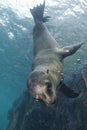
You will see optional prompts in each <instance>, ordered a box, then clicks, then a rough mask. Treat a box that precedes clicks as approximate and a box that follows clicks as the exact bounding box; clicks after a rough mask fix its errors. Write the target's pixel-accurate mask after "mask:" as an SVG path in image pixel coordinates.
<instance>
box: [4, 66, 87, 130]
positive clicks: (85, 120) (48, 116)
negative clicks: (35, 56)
mask: <svg viewBox="0 0 87 130" xmlns="http://www.w3.org/2000/svg"><path fill="white" fill-rule="evenodd" d="M83 74H84V76H87V64H86V65H84V66H83V67H80V68H79V69H76V70H74V71H72V72H70V74H68V75H66V76H65V77H66V78H64V82H65V83H66V84H67V85H68V86H69V87H70V88H71V89H73V90H75V91H76V92H79V93H80V95H79V96H78V97H77V98H68V97H66V96H65V95H64V94H63V93H61V92H59V91H58V93H57V95H58V96H57V101H56V103H55V104H54V105H52V106H50V107H47V106H45V104H44V103H42V102H40V101H36V100H34V99H33V98H32V97H31V96H30V95H29V93H28V91H27V90H26V91H25V92H24V93H23V95H22V96H21V97H19V99H17V100H16V101H15V102H14V104H13V107H12V109H11V110H10V111H9V114H8V115H9V117H8V118H9V124H8V127H7V129H6V130H87V86H86V83H87V81H85V79H84V76H83ZM85 78H87V77H85Z"/></svg>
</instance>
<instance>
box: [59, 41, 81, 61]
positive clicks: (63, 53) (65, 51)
mask: <svg viewBox="0 0 87 130" xmlns="http://www.w3.org/2000/svg"><path fill="white" fill-rule="evenodd" d="M82 44H83V43H78V44H74V45H70V46H66V47H63V48H62V49H60V50H59V51H58V55H60V58H61V60H62V59H64V58H65V57H67V56H70V55H73V54H74V53H75V52H76V51H77V50H78V49H79V48H80V47H81V45H82Z"/></svg>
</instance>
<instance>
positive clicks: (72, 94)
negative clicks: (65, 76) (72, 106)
mask: <svg viewBox="0 0 87 130" xmlns="http://www.w3.org/2000/svg"><path fill="white" fill-rule="evenodd" d="M59 90H60V91H61V92H63V93H64V94H65V95H66V96H67V97H70V98H76V97H78V96H79V93H76V92H74V90H72V89H70V88H69V87H67V86H66V85H65V84H64V83H63V82H61V83H60V89H59Z"/></svg>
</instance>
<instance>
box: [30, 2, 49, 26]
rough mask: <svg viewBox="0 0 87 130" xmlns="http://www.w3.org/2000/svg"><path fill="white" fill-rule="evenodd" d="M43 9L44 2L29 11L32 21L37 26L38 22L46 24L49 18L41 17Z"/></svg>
mask: <svg viewBox="0 0 87 130" xmlns="http://www.w3.org/2000/svg"><path fill="white" fill-rule="evenodd" d="M44 8H45V1H44V2H43V4H40V5H39V6H38V5H37V6H36V7H34V8H33V9H30V12H31V14H32V16H33V17H34V21H35V23H36V24H37V23H38V22H47V21H48V18H49V16H45V17H44V16H43V14H44Z"/></svg>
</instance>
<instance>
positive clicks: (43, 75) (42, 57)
mask: <svg viewBox="0 0 87 130" xmlns="http://www.w3.org/2000/svg"><path fill="white" fill-rule="evenodd" d="M44 8H45V2H44V3H43V4H40V5H39V6H37V7H34V8H33V9H30V12H31V14H32V16H33V18H34V22H35V26H34V29H33V42H34V61H33V65H32V72H31V73H30V75H29V77H28V80H27V87H28V89H29V92H30V93H31V95H32V96H33V97H34V98H35V99H37V100H41V101H43V102H44V103H45V104H46V105H48V106H49V105H51V104H53V103H54V102H55V100H56V97H57V95H56V91H57V88H58V86H59V84H60V82H61V73H62V71H63V60H64V58H65V57H67V56H70V55H72V54H74V53H75V52H76V51H77V50H78V49H79V48H80V47H81V45H82V43H79V44H75V45H72V46H67V47H63V48H61V47H60V46H59V45H58V43H57V41H56V40H55V39H54V38H53V36H52V35H51V34H50V32H49V31H48V29H47V27H46V26H45V24H44V22H47V21H48V18H49V16H46V17H44V16H43V14H44ZM62 86H64V87H62V89H61V90H62V91H63V92H64V93H66V94H67V95H68V96H69V97H70V96H71V97H77V96H78V94H77V93H74V91H73V90H70V89H69V88H67V87H66V86H65V85H64V84H62ZM63 88H64V90H63ZM66 88H67V89H66ZM65 89H66V90H65Z"/></svg>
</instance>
